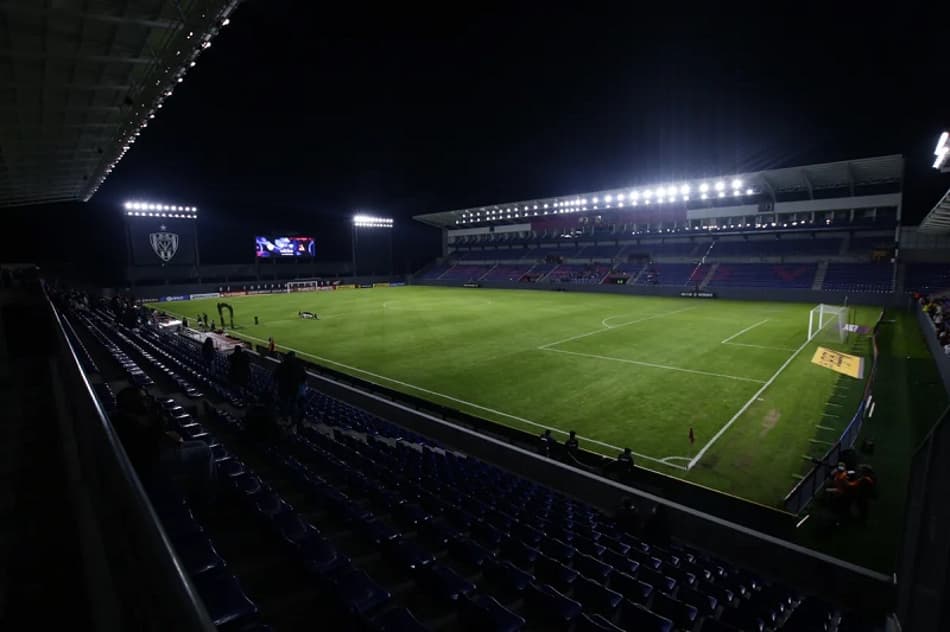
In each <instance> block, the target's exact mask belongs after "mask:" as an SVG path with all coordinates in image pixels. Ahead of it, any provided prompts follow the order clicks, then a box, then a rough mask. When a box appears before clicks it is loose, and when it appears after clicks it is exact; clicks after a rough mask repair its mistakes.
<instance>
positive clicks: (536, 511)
mask: <svg viewBox="0 0 950 632" xmlns="http://www.w3.org/2000/svg"><path fill="white" fill-rule="evenodd" d="M77 320H78V321H79V322H81V323H83V325H84V328H85V332H86V336H85V338H86V341H87V342H88V343H89V345H88V346H89V347H90V348H91V347H92V346H96V348H97V349H98V351H97V353H98V354H99V355H100V356H101V357H102V358H103V359H102V360H101V362H102V363H103V364H105V363H106V361H107V360H108V361H109V362H110V364H111V366H112V371H113V375H112V378H113V384H112V389H113V390H114V389H116V388H121V386H122V385H123V384H124V383H128V381H129V380H132V381H135V382H137V383H140V384H142V385H144V386H147V387H148V388H149V389H150V390H151V391H152V392H153V394H155V396H156V397H158V398H159V400H160V401H161V402H162V406H163V407H164V409H165V411H166V413H167V415H168V418H169V420H170V422H171V423H173V424H174V425H175V427H176V428H177V429H178V431H179V432H180V433H181V434H182V435H183V436H185V437H188V438H191V439H194V440H202V441H205V442H206V443H208V444H209V445H210V446H211V449H212V453H213V454H214V455H215V460H216V462H217V469H218V476H219V479H220V481H221V487H222V490H221V494H220V497H219V499H218V500H217V501H216V503H214V504H213V505H212V506H211V507H210V508H209V507H200V506H194V505H193V504H189V503H188V501H187V500H184V501H183V500H182V499H180V498H176V497H175V496H174V494H168V495H166V496H164V497H162V498H160V499H158V500H157V501H156V502H157V504H159V505H160V508H161V513H162V515H163V519H164V520H165V521H166V528H167V529H168V530H169V531H170V532H172V533H173V534H174V536H173V539H174V540H175V542H176V547H179V546H180V549H179V552H180V553H181V555H182V557H183V558H185V559H188V560H189V561H190V562H189V563H192V562H193V563H194V564H195V565H194V566H191V567H190V568H191V570H192V572H193V573H194V578H195V583H196V584H197V585H198V586H199V591H202V594H203V595H204V596H205V599H206V603H208V606H209V609H210V610H212V611H213V612H214V613H216V614H217V615H220V617H221V619H220V621H221V628H222V629H229V630H240V632H251V631H252V630H258V631H260V630H267V629H271V628H270V627H266V626H265V625H264V623H267V624H270V625H271V626H273V629H277V630H298V629H312V628H314V627H327V628H328V629H369V630H424V629H438V630H455V629H463V630H520V629H528V630H548V629H565V630H571V629H573V630H616V629H626V630H654V631H661V632H672V631H673V630H680V631H684V630H685V631H691V632H697V631H698V630H725V631H735V630H759V631H762V632H764V631H765V630H785V631H789V632H806V631H811V630H826V631H829V630H830V631H832V632H834V631H835V630H837V631H838V632H847V631H852V632H855V631H859V632H867V631H871V630H874V631H876V630H878V629H879V627H878V626H877V625H876V624H870V625H867V624H865V623H863V622H860V621H858V622H857V623H856V624H855V625H852V623H851V622H850V621H851V618H850V616H848V617H845V618H844V619H842V618H841V616H840V614H839V613H838V612H837V611H836V610H835V609H834V608H833V607H831V606H830V605H828V604H826V603H824V602H823V601H821V600H820V599H817V598H815V597H809V596H802V595H800V594H799V593H798V592H797V591H795V590H792V589H790V588H789V587H787V586H784V585H783V584H782V583H781V582H775V581H768V580H765V579H763V578H760V577H758V576H757V575H756V574H755V573H752V572H749V571H748V570H745V569H741V568H736V567H734V566H732V565H731V564H729V563H728V562H726V561H725V560H721V559H718V558H715V557H713V556H711V555H709V554H707V553H705V552H703V551H701V550H697V549H695V548H692V547H688V546H684V545H681V544H678V543H676V542H673V541H660V540H657V539H656V538H654V537H651V538H647V539H645V538H644V537H643V533H642V532H632V531H639V529H621V528H620V527H619V526H618V525H617V523H616V522H615V521H614V519H613V518H612V517H611V516H609V515H607V514H605V513H604V512H603V511H601V510H600V509H598V508H596V507H591V506H589V505H586V504H584V503H582V502H579V501H576V500H573V499H571V498H569V497H566V496H564V495H563V494H560V493H559V492H557V491H556V490H553V489H551V488H548V487H544V486H542V485H539V484H537V483H534V482H532V481H531V480H528V479H525V478H522V477H519V476H517V475H515V474H512V473H510V472H507V471H504V470H501V469H500V468H497V467H494V466H492V465H489V464H487V463H484V462H481V461H478V460H476V459H472V458H469V457H466V456H464V455H461V454H458V453H456V452H452V451H448V450H445V449H444V448H442V447H440V446H438V445H436V444H435V443H434V442H431V441H428V440H426V439H425V438H423V437H419V436H415V435H413V434H412V433H408V432H406V431H403V430H400V429H399V428H398V427H397V426H395V425H394V424H391V423H390V422H388V421H386V420H383V419H379V418H376V417H374V416H373V415H370V414H368V413H366V412H365V411H361V410H359V409H356V408H353V407H352V406H349V405H348V404H345V403H343V402H340V401H338V400H334V399H332V398H329V397H327V396H325V395H322V394H320V393H318V392H311V393H310V394H309V400H308V404H309V405H308V407H307V410H308V414H307V416H306V418H305V419H306V423H305V428H304V429H303V431H302V432H301V433H300V434H299V435H288V436H285V437H283V438H281V439H278V440H274V441H261V440H260V439H259V438H254V437H256V435H253V436H252V434H251V432H250V429H249V428H248V427H247V425H246V424H245V422H244V420H243V419H242V416H243V405H244V403H243V401H242V398H241V397H240V396H239V395H238V394H237V393H236V392H234V391H233V390H232V389H231V388H230V387H229V386H228V384H227V381H226V379H225V376H226V363H225V362H224V359H223V358H222V357H217V358H215V360H214V361H213V362H212V363H211V365H210V366H207V365H204V364H202V362H201V360H200V353H199V351H198V348H197V346H196V345H194V344H192V343H191V341H190V340H185V339H184V338H181V337H179V336H176V335H170V334H167V333H159V332H157V331H154V330H150V329H143V330H138V331H136V330H131V329H127V328H125V327H123V326H121V325H118V324H116V323H114V322H112V321H111V320H110V319H109V317H108V315H105V314H88V315H85V316H83V317H81V318H79V319H77ZM93 343H96V344H95V345H93ZM261 369H262V367H259V366H258V367H257V368H256V371H255V375H254V376H253V378H252V384H254V387H255V388H259V389H266V388H267V387H268V386H269V383H268V382H267V377H268V376H266V375H265V376H261V375H260V372H261ZM203 393H207V395H205V394H203ZM196 534H197V535H196ZM195 541H197V546H196V547H194V548H195V549H196V550H197V551H198V553H197V554H195V551H194V550H192V547H191V546H190V545H191V544H192V543H193V542H195ZM209 548H210V552H209ZM244 589H246V590H247V593H246V594H245V593H244Z"/></svg>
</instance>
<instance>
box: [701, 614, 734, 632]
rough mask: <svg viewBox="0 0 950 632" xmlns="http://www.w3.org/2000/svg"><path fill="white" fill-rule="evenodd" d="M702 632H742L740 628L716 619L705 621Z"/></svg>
mask: <svg viewBox="0 0 950 632" xmlns="http://www.w3.org/2000/svg"><path fill="white" fill-rule="evenodd" d="M701 629H702V632H742V630H740V629H739V628H737V627H735V626H734V625H729V624H728V623H723V622H722V621H717V620H716V619H710V618H708V617H707V618H706V619H703V627H702V628H701Z"/></svg>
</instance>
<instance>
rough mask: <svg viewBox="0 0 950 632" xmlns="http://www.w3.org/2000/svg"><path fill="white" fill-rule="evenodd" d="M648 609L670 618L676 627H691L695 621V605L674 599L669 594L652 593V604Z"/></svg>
mask: <svg viewBox="0 0 950 632" xmlns="http://www.w3.org/2000/svg"><path fill="white" fill-rule="evenodd" d="M650 609H651V610H652V611H653V612H655V613H657V614H658V615H661V616H664V617H666V618H667V619H670V620H672V621H673V623H675V624H676V625H677V626H678V627H681V628H692V627H693V623H694V622H695V621H696V607H695V606H691V605H689V604H688V603H684V602H682V601H680V600H679V599H674V598H673V597H670V596H669V595H664V594H663V593H657V594H655V595H653V604H652V605H651V606H650Z"/></svg>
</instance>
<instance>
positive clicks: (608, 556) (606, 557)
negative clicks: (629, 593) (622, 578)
mask: <svg viewBox="0 0 950 632" xmlns="http://www.w3.org/2000/svg"><path fill="white" fill-rule="evenodd" d="M601 560H603V561H604V562H606V563H607V564H610V565H611V566H613V567H614V568H615V569H617V570H618V571H620V572H622V573H626V574H627V575H636V574H637V569H639V568H640V562H636V561H634V560H631V559H630V558H628V557H627V556H626V555H621V554H620V553H617V552H616V551H611V550H610V549H607V550H606V551H604V554H603V556H602V557H601Z"/></svg>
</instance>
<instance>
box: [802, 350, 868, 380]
mask: <svg viewBox="0 0 950 632" xmlns="http://www.w3.org/2000/svg"><path fill="white" fill-rule="evenodd" d="M811 361H812V364H817V365H818V366H823V367H825V368H826V369H831V370H832V371H837V372H838V373H843V374H844V375H847V376H849V377H853V378H854V379H856V380H860V379H861V378H863V377H864V358H862V357H861V356H855V355H850V354H848V353H841V352H840V351H833V350H832V349H828V348H827V347H818V348H817V349H815V355H814V356H812V359H811Z"/></svg>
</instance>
